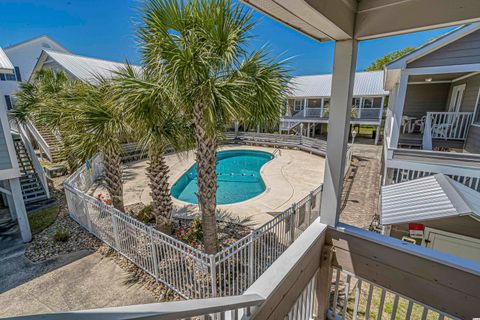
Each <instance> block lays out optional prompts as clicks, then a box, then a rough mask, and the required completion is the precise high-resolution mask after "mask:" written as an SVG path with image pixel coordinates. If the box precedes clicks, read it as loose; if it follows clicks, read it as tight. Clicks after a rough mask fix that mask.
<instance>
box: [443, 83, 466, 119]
mask: <svg viewBox="0 0 480 320" xmlns="http://www.w3.org/2000/svg"><path fill="white" fill-rule="evenodd" d="M466 87H467V85H466V84H465V83H463V84H459V85H456V86H454V87H453V88H452V95H451V96H450V101H448V111H447V112H457V113H458V112H460V108H461V107H462V101H463V94H464V93H465V88H466ZM457 91H458V97H459V99H458V100H457V101H453V100H452V99H453V98H454V96H455V93H456V92H457ZM452 102H453V103H457V104H458V105H454V106H453V110H452Z"/></svg>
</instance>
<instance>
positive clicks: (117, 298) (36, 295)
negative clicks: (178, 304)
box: [0, 253, 156, 317]
mask: <svg viewBox="0 0 480 320" xmlns="http://www.w3.org/2000/svg"><path fill="white" fill-rule="evenodd" d="M0 267H1V268H3V267H4V266H0ZM21 267H22V266H21V265H18V268H21ZM17 270H18V269H17ZM4 280H6V279H5V278H4V274H3V269H2V282H3V281H4ZM153 302H156V300H155V298H154V297H153V296H152V294H151V293H150V292H149V291H147V290H146V289H145V288H143V287H141V286H139V285H137V284H129V278H128V273H127V272H126V271H124V270H123V269H121V268H120V267H119V266H118V265H117V264H115V263H114V262H113V261H112V260H111V259H110V258H104V257H102V256H101V255H100V254H99V253H94V254H90V255H88V256H86V257H84V258H82V259H79V260H76V261H75V262H72V263H70V264H67V265H65V266H63V267H60V268H58V269H55V270H53V271H51V272H48V273H45V274H43V275H41V276H39V277H37V278H35V279H33V280H31V281H29V282H26V283H24V284H22V285H20V286H18V287H15V288H14V289H11V290H8V291H6V292H4V293H2V294H0V306H1V308H0V317H12V316H18V315H28V314H35V313H49V312H59V311H72V310H81V309H92V308H101V307H115V306H124V305H132V304H143V303H153Z"/></svg>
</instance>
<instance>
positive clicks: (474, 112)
mask: <svg viewBox="0 0 480 320" xmlns="http://www.w3.org/2000/svg"><path fill="white" fill-rule="evenodd" d="M479 104H480V88H479V89H478V93H477V100H476V102H475V109H474V110H473V117H472V126H475V127H480V122H478V123H476V122H475V118H476V117H477V111H478V112H480V110H479V109H478V105H479Z"/></svg>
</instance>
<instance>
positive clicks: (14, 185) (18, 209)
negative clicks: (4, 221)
mask: <svg viewBox="0 0 480 320" xmlns="http://www.w3.org/2000/svg"><path fill="white" fill-rule="evenodd" d="M9 183H10V191H11V192H12V198H13V207H11V208H10V210H15V214H16V216H17V223H18V227H19V228H20V233H21V235H22V240H23V242H29V241H30V240H32V232H31V231H30V224H29V223H28V216H27V210H26V209H25V203H24V202H23V195H22V188H21V187H20V179H19V178H15V179H10V180H9Z"/></svg>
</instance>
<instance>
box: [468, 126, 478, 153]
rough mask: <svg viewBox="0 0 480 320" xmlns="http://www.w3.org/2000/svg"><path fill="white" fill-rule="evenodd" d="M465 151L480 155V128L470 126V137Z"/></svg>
mask: <svg viewBox="0 0 480 320" xmlns="http://www.w3.org/2000/svg"><path fill="white" fill-rule="evenodd" d="M465 150H467V152H471V153H479V154H480V127H477V126H470V130H469V131H468V137H467V140H466V141H465Z"/></svg>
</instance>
